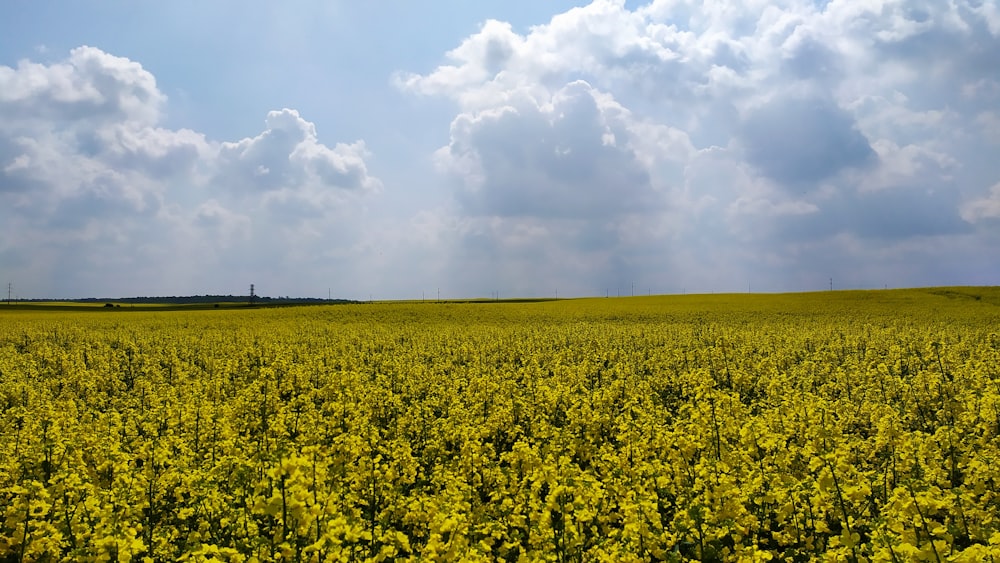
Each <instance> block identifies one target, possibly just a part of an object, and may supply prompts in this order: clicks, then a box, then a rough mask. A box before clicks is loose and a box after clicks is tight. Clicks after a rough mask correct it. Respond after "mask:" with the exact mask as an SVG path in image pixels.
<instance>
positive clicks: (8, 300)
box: [7, 282, 13, 305]
mask: <svg viewBox="0 0 1000 563" xmlns="http://www.w3.org/2000/svg"><path fill="white" fill-rule="evenodd" d="M11 285H13V284H11V283H10V282H7V304H8V305H10V288H11Z"/></svg>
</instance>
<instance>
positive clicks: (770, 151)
mask: <svg viewBox="0 0 1000 563" xmlns="http://www.w3.org/2000/svg"><path fill="white" fill-rule="evenodd" d="M741 133H742V134H741V136H740V140H741V141H742V143H743V144H744V146H745V149H746V152H747V160H748V162H749V163H750V164H751V165H753V166H754V167H756V168H757V169H759V170H760V171H761V173H763V174H764V175H765V176H767V177H769V178H771V179H772V180H774V181H775V182H778V183H779V184H782V185H785V186H789V187H792V186H794V187H803V186H806V187H813V186H815V185H816V184H817V183H818V182H822V181H823V180H826V179H828V178H830V177H831V176H834V175H836V174H837V173H839V172H841V171H843V170H846V169H851V168H863V167H865V166H867V165H869V164H872V163H873V162H874V160H875V157H876V154H875V151H873V150H872V148H871V146H870V145H869V144H868V140H867V139H866V138H865V137H864V135H862V134H861V133H860V132H859V131H858V129H857V128H856V127H855V125H854V120H853V119H852V118H851V116H850V115H849V114H847V113H846V112H845V111H843V110H841V109H840V108H838V107H837V106H836V105H834V104H833V103H831V102H830V101H829V100H823V99H805V100H802V99H782V98H778V99H775V100H772V101H769V102H768V103H766V104H765V105H763V106H762V107H759V108H755V109H753V110H752V111H751V112H750V113H749V115H748V116H747V117H746V119H744V121H743V125H742V132H741Z"/></svg>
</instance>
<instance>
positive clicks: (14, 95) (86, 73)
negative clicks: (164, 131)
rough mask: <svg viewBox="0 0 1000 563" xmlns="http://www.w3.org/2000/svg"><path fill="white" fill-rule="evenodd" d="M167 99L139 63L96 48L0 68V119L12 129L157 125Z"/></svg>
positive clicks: (80, 49)
mask: <svg viewBox="0 0 1000 563" xmlns="http://www.w3.org/2000/svg"><path fill="white" fill-rule="evenodd" d="M165 101H166V96H164V95H163V94H162V93H161V92H160V91H159V90H158V89H157V87H156V79H155V78H154V77H153V75H152V74H150V73H149V72H148V71H146V70H145V69H143V68H142V65H140V64H139V63H137V62H134V61H131V60H129V59H127V58H123V57H116V56H113V55H111V54H108V53H105V52H104V51H101V50H100V49H97V48H94V47H87V46H83V47H77V48H76V49H73V50H72V51H71V52H70V55H69V57H68V58H67V59H66V60H64V61H61V62H58V63H55V64H51V65H45V64H40V63H33V62H31V61H27V60H22V61H21V62H19V63H18V65H17V68H10V67H5V66H0V117H2V118H3V120H4V121H5V122H6V125H7V126H9V125H10V123H11V122H13V123H14V124H23V123H25V122H29V123H32V124H34V125H35V126H39V125H41V126H45V125H47V124H48V125H54V124H57V123H59V124H62V123H67V122H71V123H78V124H79V123H85V124H86V125H88V126H92V125H93V124H95V123H102V122H109V121H110V122H115V121H121V120H128V121H133V122H141V123H145V124H151V123H155V122H156V121H157V120H158V119H159V117H160V110H161V107H162V105H163V104H164V103H165Z"/></svg>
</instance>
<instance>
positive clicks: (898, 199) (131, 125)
mask: <svg viewBox="0 0 1000 563" xmlns="http://www.w3.org/2000/svg"><path fill="white" fill-rule="evenodd" d="M11 6H13V7H8V9H7V10H6V13H5V16H4V18H3V19H2V20H0V201H2V202H3V203H2V205H0V276H3V277H4V278H5V279H3V280H2V281H9V282H11V283H13V284H14V287H15V293H16V294H17V295H20V296H23V297H58V298H64V297H84V296H133V295H186V294H205V293H223V294H230V293H232V294H240V293H244V292H245V291H246V290H247V289H248V287H249V284H250V283H254V284H256V286H257V288H258V292H259V293H260V294H265V295H291V296H316V297H320V296H326V295H327V294H328V292H330V293H332V294H335V295H336V296H339V297H346V298H368V297H369V296H373V297H376V298H398V299H408V298H419V297H420V296H421V295H436V294H437V293H436V292H437V290H438V289H439V288H440V290H441V294H442V296H443V297H474V296H490V295H493V294H494V293H495V292H499V293H500V295H501V296H504V295H508V296H515V295H522V296H544V295H554V294H555V293H556V292H558V294H559V295H560V296H573V295H603V294H605V292H608V293H611V294H617V293H619V292H621V293H623V294H626V293H629V292H631V290H632V287H633V284H634V287H635V288H636V292H637V293H646V292H653V293H672V292H681V291H688V292H695V291H701V292H713V291H714V292H718V291H746V289H747V287H748V286H749V287H750V288H752V289H753V290H755V291H803V290H815V289H823V288H825V287H828V284H829V279H830V278H831V277H832V278H833V279H834V285H835V287H841V288H876V287H885V286H890V287H902V286H929V285H946V284H976V285H983V284H997V283H1000V281H998V280H1000V159H997V158H996V155H997V154H1000V58H998V57H996V56H995V54H996V53H998V52H1000V6H998V4H997V3H996V2H995V1H992V0H978V1H977V0H955V1H954V2H949V3H944V2H914V1H909V0H907V1H904V0H881V1H877V2H867V3H859V2H853V1H838V0H833V1H829V2H814V1H810V0H786V1H779V2H770V1H768V2H764V1H750V2H747V1H741V2H727V1H722V0H718V1H712V2H695V1H687V0H667V1H659V0H657V1H653V2H650V3H643V2H610V1H605V2H593V3H590V4H586V3H572V2H509V1H508V2H499V1H495V2H465V1H459V0H455V1H449V2H443V1H442V2H425V3H412V2H402V1H393V2H379V3H358V2H351V3H348V2H339V1H327V2H300V3H296V4H295V9H290V8H289V7H287V6H285V5H276V4H273V3H265V2H213V3H208V4H206V3H196V2H185V1H180V2H170V3H156V4H154V3H135V2H124V1H121V2H118V1H106V2H99V3H90V4H87V5H85V4H84V3H64V2H48V1H38V2H19V3H15V4H12V5H11Z"/></svg>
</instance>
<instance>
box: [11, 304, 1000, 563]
mask: <svg viewBox="0 0 1000 563" xmlns="http://www.w3.org/2000/svg"><path fill="white" fill-rule="evenodd" d="M407 559H409V560H414V561H417V560H420V561H424V560H432V561H496V560H500V561H539V560H541V561H650V560H668V561H681V560H691V559H697V560H713V561H768V560H773V561H810V560H824V561H841V560H844V561H968V562H978V561H991V560H992V561H997V560H1000V289H994V288H952V289H940V288H939V289H929V290H898V291H897V290H894V291H871V292H826V293H815V294H796V295H714V296H666V297H642V298H639V297H636V298H621V299H584V300H564V301H551V302H537V303H504V302H499V303H492V302H482V303H431V302H428V303H374V304H357V305H337V306H315V307H299V308H287V309H242V310H241V309H238V308H230V309H219V310H198V311H169V310H164V311H142V310H134V311H133V310H129V309H126V308H120V309H112V310H107V311H104V310H97V309H95V310H92V311H81V312H74V311H70V310H67V311H60V310H58V309H55V310H45V311H35V312H32V311H30V310H25V309H24V308H22V309H4V307H3V306H0V561H59V560H73V561H131V560H151V561H172V560H182V561H205V560H223V561H279V560H280V561H391V560H407Z"/></svg>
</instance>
